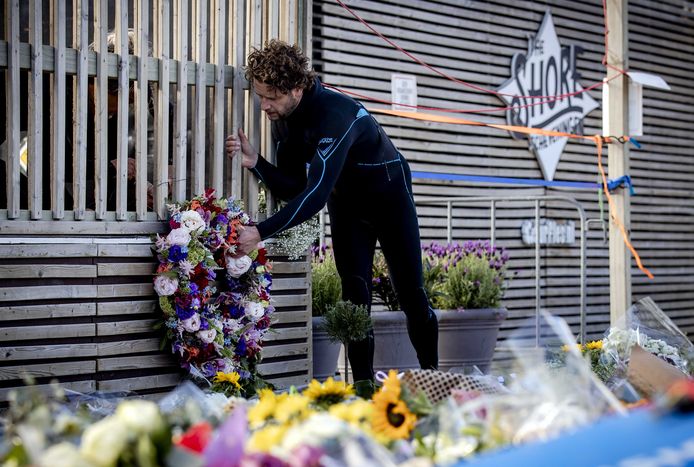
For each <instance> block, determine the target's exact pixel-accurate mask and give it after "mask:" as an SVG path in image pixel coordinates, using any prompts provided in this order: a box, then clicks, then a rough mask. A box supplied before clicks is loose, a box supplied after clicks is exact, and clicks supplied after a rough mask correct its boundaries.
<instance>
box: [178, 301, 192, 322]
mask: <svg viewBox="0 0 694 467" xmlns="http://www.w3.org/2000/svg"><path fill="white" fill-rule="evenodd" d="M193 313H195V310H193V309H192V308H184V307H181V306H180V305H178V304H176V316H178V319H180V320H181V321H183V320H186V319H188V318H190V317H191V316H193Z"/></svg>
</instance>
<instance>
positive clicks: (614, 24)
mask: <svg viewBox="0 0 694 467" xmlns="http://www.w3.org/2000/svg"><path fill="white" fill-rule="evenodd" d="M607 29H608V35H607V46H608V49H607V51H606V53H607V63H608V64H609V65H613V66H614V67H616V68H619V69H622V70H625V69H626V68H627V67H628V41H627V37H628V15H627V0H607ZM606 86H608V87H607V89H606V92H605V97H606V98H605V99H604V100H603V128H604V131H605V134H606V135H609V136H623V135H627V134H628V131H629V129H628V128H627V126H628V121H629V120H628V115H627V109H628V102H629V96H628V89H629V87H628V86H629V83H628V77H627V76H625V75H622V76H620V77H618V78H615V79H613V80H612V81H610V82H609V83H606ZM608 166H609V178H611V179H616V178H619V177H621V176H622V175H625V174H626V173H627V172H628V171H629V148H628V147H627V146H626V145H624V144H619V143H614V144H610V145H609V148H608ZM612 199H613V201H614V204H615V211H616V216H617V218H618V219H619V221H620V222H622V224H623V225H624V228H625V229H626V230H627V232H629V231H630V215H629V193H628V192H627V191H626V189H625V188H624V187H620V188H617V189H616V190H615V191H614V192H613V193H612ZM629 306H631V254H630V252H629V250H628V249H627V246H626V244H625V243H624V240H623V239H622V235H621V233H620V231H619V228H618V226H617V225H616V224H615V223H614V221H611V222H610V322H611V323H612V324H615V323H617V322H620V321H621V320H622V319H623V317H624V314H625V312H626V310H627V308H629Z"/></svg>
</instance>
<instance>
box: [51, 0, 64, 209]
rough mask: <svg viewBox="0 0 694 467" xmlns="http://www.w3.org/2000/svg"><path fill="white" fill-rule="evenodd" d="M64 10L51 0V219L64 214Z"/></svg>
mask: <svg viewBox="0 0 694 467" xmlns="http://www.w3.org/2000/svg"><path fill="white" fill-rule="evenodd" d="M65 14H66V7H65V2H64V1H51V35H52V42H53V47H55V70H54V71H53V76H52V80H53V86H52V89H51V104H52V105H51V207H52V210H53V218H54V219H62V218H63V217H64V215H65V86H66V77H65V43H66V36H65Z"/></svg>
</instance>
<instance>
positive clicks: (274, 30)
mask: <svg viewBox="0 0 694 467" xmlns="http://www.w3.org/2000/svg"><path fill="white" fill-rule="evenodd" d="M280 11H281V8H280V0H269V1H268V11H267V12H266V14H265V19H266V20H267V29H266V30H265V40H269V39H279V38H280ZM285 24H286V20H285V21H282V29H285V27H284V26H285Z"/></svg>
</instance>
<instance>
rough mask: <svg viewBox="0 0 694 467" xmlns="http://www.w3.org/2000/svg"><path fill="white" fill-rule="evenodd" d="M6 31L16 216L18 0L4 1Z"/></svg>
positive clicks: (11, 203) (11, 193)
mask: <svg viewBox="0 0 694 467" xmlns="http://www.w3.org/2000/svg"><path fill="white" fill-rule="evenodd" d="M5 33H6V36H7V52H8V57H7V58H8V67H9V71H8V72H7V74H6V75H5V76H6V77H5V83H6V87H5V90H6V93H5V98H6V103H7V107H6V109H7V112H6V115H7V128H6V132H5V135H6V138H7V166H6V168H7V185H6V189H7V215H8V217H9V218H11V219H13V218H16V217H18V216H19V175H20V173H19V99H20V98H19V1H18V0H8V1H7V3H5Z"/></svg>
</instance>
